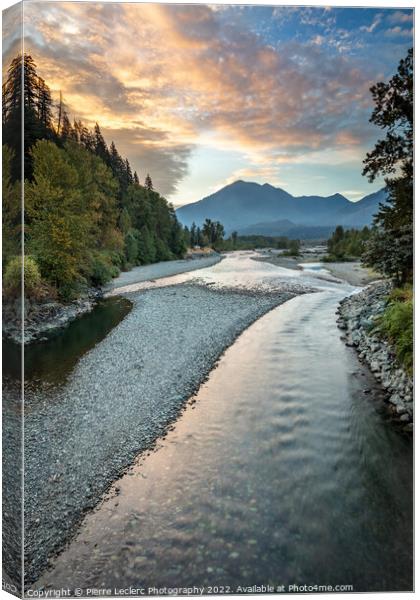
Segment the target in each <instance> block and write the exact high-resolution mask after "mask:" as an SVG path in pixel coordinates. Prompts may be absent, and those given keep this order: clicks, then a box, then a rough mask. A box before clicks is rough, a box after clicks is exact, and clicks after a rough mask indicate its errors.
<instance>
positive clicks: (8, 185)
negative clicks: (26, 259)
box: [2, 145, 22, 266]
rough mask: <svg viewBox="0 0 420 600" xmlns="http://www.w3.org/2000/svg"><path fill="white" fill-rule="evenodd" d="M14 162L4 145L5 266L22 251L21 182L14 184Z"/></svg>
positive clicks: (3, 228) (3, 245)
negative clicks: (12, 171) (12, 165)
mask: <svg viewBox="0 0 420 600" xmlns="http://www.w3.org/2000/svg"><path fill="white" fill-rule="evenodd" d="M12 161H13V154H12V151H11V150H10V148H9V147H8V146H6V145H4V146H3V152H2V175H3V176H2V196H3V214H2V217H3V218H2V232H3V243H2V250H3V265H4V266H5V265H6V264H7V262H8V260H9V259H10V258H11V257H12V256H14V255H17V254H19V253H20V252H21V250H22V239H21V233H22V223H21V219H22V215H21V207H22V204H21V200H22V199H21V183H20V181H16V182H15V183H14V184H13V183H12V177H11V164H12Z"/></svg>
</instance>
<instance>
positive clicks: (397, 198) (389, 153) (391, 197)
mask: <svg viewBox="0 0 420 600" xmlns="http://www.w3.org/2000/svg"><path fill="white" fill-rule="evenodd" d="M371 92H372V95H373V100H374V102H375V108H374V111H373V113H372V116H371V119H370V121H371V122H372V123H374V124H375V125H378V126H379V127H381V128H382V129H384V130H386V135H385V138H383V139H381V140H379V141H378V142H377V143H376V144H375V148H374V149H373V150H372V152H370V153H368V154H367V156H366V158H365V160H364V165H365V167H364V169H363V174H364V175H367V176H368V177H369V180H370V181H373V180H374V179H375V178H376V177H377V176H378V175H384V176H386V178H385V183H386V186H387V190H388V201H387V203H386V204H383V205H381V206H380V208H379V212H378V214H377V215H375V219H374V224H375V226H376V230H375V233H374V235H372V237H371V239H370V240H369V242H368V244H367V251H366V254H365V257H364V261H365V263H366V264H367V265H368V266H371V267H373V268H375V269H377V270H378V271H380V272H381V273H383V274H384V275H386V276H388V277H392V278H393V279H394V280H395V281H396V282H397V283H398V284H401V283H404V282H406V281H408V280H410V279H411V278H412V273H413V234H412V228H413V49H412V48H411V49H410V50H409V51H408V54H407V56H406V58H405V59H403V60H401V61H400V64H399V66H398V72H397V73H396V75H394V76H393V77H392V78H391V79H390V81H389V82H388V83H383V82H380V83H377V84H376V85H375V86H373V87H372V88H371ZM385 248H386V252H385V253H382V250H383V249H385Z"/></svg>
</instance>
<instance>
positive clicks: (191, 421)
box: [34, 292, 412, 592]
mask: <svg viewBox="0 0 420 600" xmlns="http://www.w3.org/2000/svg"><path fill="white" fill-rule="evenodd" d="M339 297H340V294H339V293H336V292H321V293H316V294H308V295H305V296H300V297H297V298H295V299H293V300H291V301H290V302H288V303H286V304H284V305H283V306H280V307H279V308H277V309H275V310H274V311H272V312H271V313H269V314H267V315H266V316H265V317H263V318H261V319H260V320H259V321H257V322H256V323H255V324H254V325H252V326H251V327H250V328H249V329H248V330H247V331H246V332H245V333H244V334H243V335H242V336H241V337H240V338H239V339H238V341H237V342H236V343H235V344H234V345H233V346H232V347H231V348H230V349H229V350H228V351H227V352H226V354H225V355H224V357H223V358H222V360H221V361H220V363H219V365H218V366H217V368H216V369H215V370H214V371H213V372H212V373H211V375H210V378H209V380H208V381H207V383H206V384H205V385H203V386H202V388H201V389H200V391H199V393H198V396H197V397H196V403H194V404H191V405H189V406H188V407H187V409H186V410H185V412H184V413H183V415H182V417H181V418H180V419H179V421H178V422H177V423H176V424H175V426H174V428H173V429H172V431H170V432H169V434H168V435H167V437H166V438H165V439H164V440H161V441H160V442H159V444H158V447H157V449H156V451H155V452H151V453H150V454H149V455H146V456H143V457H141V458H140V459H139V461H138V463H137V464H136V465H134V467H133V468H132V469H131V471H130V472H129V473H128V474H127V475H125V476H124V477H123V478H122V479H120V480H119V481H118V482H117V483H116V484H115V486H114V488H113V492H111V494H110V495H109V497H108V498H107V499H106V500H105V501H104V502H103V503H102V505H101V506H100V507H99V508H98V509H97V510H96V511H95V512H94V513H91V514H89V515H88V516H87V517H86V518H85V521H84V522H83V524H82V526H81V528H80V531H79V534H78V536H77V537H76V538H75V539H74V540H73V541H72V542H71V544H70V545H69V547H68V548H67V549H66V550H65V551H64V552H63V553H62V554H61V555H60V556H59V557H58V558H57V559H56V560H55V562H54V566H53V569H52V570H51V571H50V572H47V573H45V574H44V576H43V577H42V578H41V580H40V581H39V582H38V583H37V584H36V585H35V586H34V587H38V586H39V585H45V586H47V587H56V588H58V587H60V588H61V587H67V586H69V587H70V588H72V589H74V588H76V587H78V588H86V587H90V588H92V587H95V588H99V587H107V588H112V589H114V587H118V588H121V587H124V588H127V587H128V586H130V585H132V586H134V587H142V586H144V587H146V588H148V587H154V586H155V587H157V588H160V587H164V586H168V587H171V586H176V587H180V586H194V585H195V586H201V585H203V586H208V585H212V586H230V587H231V591H236V589H237V586H252V585H254V584H258V585H263V584H264V585H267V584H272V585H274V586H280V585H285V586H286V589H287V586H289V585H292V584H297V585H305V584H306V585H316V584H317V585H334V586H335V585H351V586H353V590H354V591H377V590H378V591H379V590H410V589H412V443H411V440H410V439H409V438H406V437H404V436H402V435H401V434H400V433H398V432H397V431H395V430H394V428H393V427H392V425H391V424H390V423H388V422H387V421H386V419H385V417H384V415H383V414H381V409H382V404H381V400H380V398H379V397H378V396H377V397H376V400H375V382H374V381H373V380H372V379H371V377H370V375H369V374H368V373H367V372H366V371H364V370H363V368H362V367H361V366H360V364H359V363H358V361H357V359H356V357H355V354H354V353H353V351H352V350H350V349H348V348H346V347H345V345H344V344H343V342H342V341H341V340H340V339H339V332H338V330H337V328H336V325H335V315H334V311H335V308H336V305H337V301H338V299H339ZM367 388H370V389H371V390H372V391H373V393H371V394H365V393H363V390H366V389H367ZM146 592H147V589H146Z"/></svg>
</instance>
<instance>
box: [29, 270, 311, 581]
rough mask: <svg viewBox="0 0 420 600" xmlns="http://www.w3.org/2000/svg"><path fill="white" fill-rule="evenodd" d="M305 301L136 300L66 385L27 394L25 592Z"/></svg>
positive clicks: (228, 297) (277, 297)
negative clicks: (216, 376) (125, 480)
mask: <svg viewBox="0 0 420 600" xmlns="http://www.w3.org/2000/svg"><path fill="white" fill-rule="evenodd" d="M194 262H195V261H194ZM298 293H302V288H301V287H299V286H297V287H296V291H295V292H293V290H290V287H289V288H288V291H284V290H282V289H281V288H279V289H278V290H277V291H275V292H271V293H270V292H269V293H267V292H264V293H261V292H256V291H246V290H242V291H232V290H215V289H211V288H209V287H207V286H205V285H194V284H181V285H177V286H171V287H162V288H158V289H150V290H147V291H144V292H141V293H138V292H137V293H133V294H131V295H129V296H128V297H129V298H130V300H132V301H133V309H132V311H131V312H130V313H129V314H128V315H127V317H125V319H124V320H123V321H121V323H119V325H118V326H117V327H115V329H113V330H112V331H111V332H110V333H109V335H108V336H107V337H106V338H105V339H104V340H102V342H100V343H99V344H98V345H97V346H95V347H94V348H93V349H92V350H90V351H89V352H88V353H87V354H85V355H84V356H83V357H82V358H81V359H80V360H79V362H78V364H77V366H76V368H75V369H74V371H73V373H72V374H71V376H70V378H69V380H68V381H67V383H66V384H64V385H63V386H62V387H58V388H53V389H49V390H45V389H42V388H38V389H35V390H34V389H32V390H31V391H30V392H29V391H28V392H27V395H26V418H25V494H24V498H25V532H26V540H25V542H26V545H25V556H26V561H25V562H26V583H27V585H28V584H30V583H31V582H33V581H34V580H35V579H36V578H37V577H38V576H39V575H40V573H41V572H42V571H43V570H44V569H45V568H46V566H47V564H48V558H49V557H52V556H53V555H54V554H55V553H57V551H59V550H60V549H61V548H62V547H63V545H64V544H65V542H66V540H68V539H69V538H70V536H71V535H72V534H73V533H74V531H75V530H76V528H77V525H78V523H79V522H80V520H81V518H82V517H83V514H84V513H85V512H86V511H87V510H89V509H91V508H93V507H94V506H95V505H96V504H97V502H98V501H99V500H100V499H101V496H102V495H103V493H104V492H105V491H106V490H107V488H108V487H109V486H110V485H111V483H112V482H113V481H114V480H115V479H117V478H118V477H119V476H120V475H121V474H122V473H123V471H124V469H126V468H127V467H128V466H129V465H130V464H131V463H132V461H133V460H134V458H135V457H136V456H137V455H138V453H139V452H141V451H144V450H146V449H147V448H150V447H151V446H153V443H154V442H155V440H156V439H157V438H158V437H159V436H160V435H162V434H163V433H164V432H165V430H166V428H167V426H168V425H169V424H170V423H171V422H173V421H174V420H175V419H176V418H177V415H178V414H179V412H180V411H181V410H182V408H183V406H184V405H185V402H186V400H187V399H188V398H189V397H190V396H191V395H192V394H193V393H194V392H195V391H197V389H198V387H199V385H200V384H201V383H202V382H203V381H204V380H205V379H206V378H207V376H208V373H209V372H210V370H211V369H212V368H213V367H214V365H215V363H216V361H217V359H218V358H219V357H220V355H221V354H222V353H223V351H224V350H225V349H226V348H227V347H228V346H230V345H231V344H232V342H233V341H234V340H235V338H236V337H237V336H238V335H239V334H240V333H241V332H242V331H243V330H244V329H246V328H247V327H248V326H249V325H250V324H251V323H252V322H254V321H255V320H256V319H258V318H259V317H261V316H262V315H263V314H265V313H267V312H268V311H269V310H271V309H273V308H274V307H275V306H277V305H279V304H281V303H283V302H285V301H287V300H289V299H290V298H292V297H294V296H295V295H297V294H298Z"/></svg>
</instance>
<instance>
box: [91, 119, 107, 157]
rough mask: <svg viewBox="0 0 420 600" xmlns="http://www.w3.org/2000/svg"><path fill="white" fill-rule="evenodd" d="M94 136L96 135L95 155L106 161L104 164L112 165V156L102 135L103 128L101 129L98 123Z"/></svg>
mask: <svg viewBox="0 0 420 600" xmlns="http://www.w3.org/2000/svg"><path fill="white" fill-rule="evenodd" d="M93 135H94V147H95V153H96V154H97V155H98V156H99V158H101V159H102V160H103V161H104V163H105V164H106V165H107V164H109V163H110V155H109V150H108V146H107V145H106V142H105V140H104V137H103V135H102V133H101V128H100V127H99V125H98V123H95V128H94V133H93Z"/></svg>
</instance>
